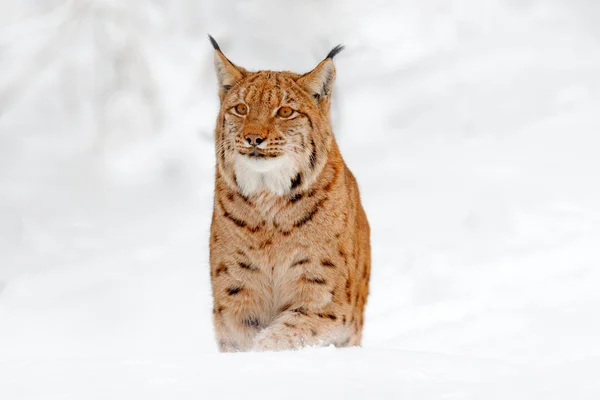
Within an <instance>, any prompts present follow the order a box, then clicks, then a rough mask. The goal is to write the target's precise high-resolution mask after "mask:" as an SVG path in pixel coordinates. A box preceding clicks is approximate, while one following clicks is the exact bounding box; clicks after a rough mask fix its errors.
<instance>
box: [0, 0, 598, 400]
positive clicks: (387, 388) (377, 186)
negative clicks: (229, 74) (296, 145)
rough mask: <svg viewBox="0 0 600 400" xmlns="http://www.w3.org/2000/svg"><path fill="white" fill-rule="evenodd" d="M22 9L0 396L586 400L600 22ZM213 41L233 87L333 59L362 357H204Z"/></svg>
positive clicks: (441, 4)
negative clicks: (368, 255) (362, 320)
mask: <svg viewBox="0 0 600 400" xmlns="http://www.w3.org/2000/svg"><path fill="white" fill-rule="evenodd" d="M23 3H24V4H22V5H19V4H20V2H14V4H3V5H1V6H0V7H2V8H3V10H2V11H4V12H3V13H0V14H1V15H2V16H1V17H0V23H1V24H2V25H1V26H0V28H1V29H0V398H2V399H3V400H5V399H6V400H17V399H59V398H60V399H131V398H144V399H198V398H236V399H240V398H260V399H268V398H297V399H305V398H373V399H376V398H393V399H400V398H410V399H434V398H451V399H511V400H512V399H598V398H600V379H598V371H600V340H599V338H600V317H599V313H598V310H599V309H600V290H599V289H598V288H599V287H600V179H599V176H600V157H599V153H600V113H599V111H598V110H600V73H598V71H600V29H599V28H598V26H600V25H598V22H599V21H600V6H599V5H597V4H596V3H595V2H594V1H592V0H573V1H566V0H565V1H558V0H555V1H551V0H548V1H541V0H540V1H536V0H530V1H517V0H511V1H509V0H505V1H500V0H496V1H492V0H489V1H488V0H486V1H480V0H461V1H455V2H447V1H442V0H438V1H435V0H429V1H417V0H411V1H408V0H403V1H383V0H380V1H374V2H369V5H364V4H363V5H359V4H362V3H367V2H357V3H356V4H354V2H348V1H345V2H342V1H341V0H339V1H334V2H331V3H328V4H324V3H322V2H305V3H303V5H299V3H300V2H295V3H293V4H294V5H290V6H289V7H293V9H291V10H290V9H288V8H286V7H287V6H283V5H281V4H283V3H284V2H278V5H274V4H270V3H269V2H266V1H263V0H253V1H252V2H227V3H223V2H209V1H198V2H192V1H184V0H180V1H177V2H172V3H167V2H163V3H164V4H161V3H160V2H155V3H152V4H150V2H148V3H145V2H142V1H141V0H135V1H133V0H132V1H131V2H130V5H124V4H121V3H119V2H113V1H111V0H103V1H96V2H88V3H85V2H77V1H76V2H67V3H65V4H66V5H64V6H58V7H57V8H55V9H51V7H50V6H47V7H48V8H47V9H41V8H40V7H42V6H40V5H38V6H37V7H38V9H36V8H35V7H34V8H33V10H32V9H28V8H27V7H33V6H32V5H31V4H33V3H31V4H29V3H28V2H23ZM267 3H269V4H267ZM28 4H29V5H28ZM40 4H41V3H40ZM48 4H52V5H54V6H56V5H59V4H60V1H52V2H48ZM127 4H129V3H127ZM44 7H46V6H44ZM265 9H268V10H270V11H269V13H270V14H269V13H265V12H264V10H265ZM140 10H143V11H144V12H141V13H140V12H139V11H140ZM288 14H292V15H293V17H292V18H291V19H290V18H280V17H282V16H287V15H288ZM273 15H275V16H277V17H278V18H275V19H273V17H272V16H273ZM307 18H309V19H310V20H311V21H313V24H312V25H311V26H307V24H306V20H307ZM256 27H260V29H257V28H256ZM256 31H258V33H256ZM99 32H100V33H99ZM206 32H211V33H213V34H214V35H215V36H216V37H217V38H220V39H221V44H222V47H223V49H224V50H225V52H226V54H227V55H228V56H229V57H230V58H231V59H232V60H234V61H235V62H237V63H239V64H241V65H243V66H246V67H248V68H251V69H258V68H274V69H281V68H289V69H295V70H298V71H305V70H308V69H310V68H312V66H313V65H314V64H316V62H318V61H319V59H320V58H322V56H323V55H325V54H326V53H327V51H328V50H329V48H330V47H332V46H333V45H335V44H337V43H338V42H344V43H346V45H347V50H346V51H345V52H344V53H342V54H341V55H340V56H339V58H337V59H336V65H337V68H338V81H337V85H336V89H335V90H336V96H337V97H336V100H335V101H336V105H335V106H334V121H335V125H336V129H335V131H336V135H337V136H338V139H339V142H340V146H341V148H342V152H343V154H344V156H345V158H346V160H347V162H348V164H349V165H350V167H351V168H352V170H353V171H354V172H355V175H356V176H357V178H358V181H359V184H360V188H361V191H362V197H363V201H364V205H365V208H366V211H367V214H368V216H369V219H370V222H371V227H372V235H373V236H372V246H373V275H372V285H371V293H372V294H371V296H370V299H369V304H368V310H367V318H366V330H365V337H364V346H363V348H360V349H344V350H339V349H333V348H326V349H307V350H304V351H300V352H288V353H277V354H225V355H223V354H219V353H217V352H216V348H215V345H214V342H213V336H212V326H211V320H210V316H211V298H210V292H209V281H208V279H209V274H208V265H207V264H208V254H207V250H208V248H207V247H208V246H207V244H208V229H209V221H210V214H211V204H212V184H213V154H212V152H213V150H212V142H211V131H212V128H213V123H214V118H215V116H216V110H217V107H218V105H217V99H216V90H215V80H214V77H213V75H212V64H211V56H212V54H211V51H210V50H211V49H210V47H209V45H208V42H207V41H206V37H205V34H206ZM248 32H253V33H248Z"/></svg>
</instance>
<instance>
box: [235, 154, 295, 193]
mask: <svg viewBox="0 0 600 400" xmlns="http://www.w3.org/2000/svg"><path fill="white" fill-rule="evenodd" d="M294 164H295V163H294V161H293V160H292V159H291V158H290V157H289V156H288V155H283V156H279V157H275V158H261V159H255V158H249V157H247V156H243V155H241V154H238V155H236V159H235V163H234V169H235V176H236V178H237V184H238V186H239V187H240V190H241V192H242V194H243V195H244V196H251V195H253V194H255V193H257V192H259V191H260V190H266V191H269V192H272V193H275V194H277V195H280V196H281V195H283V194H285V193H286V192H287V191H289V190H290V186H291V180H292V177H293V176H294V175H295V174H296V168H295V167H294Z"/></svg>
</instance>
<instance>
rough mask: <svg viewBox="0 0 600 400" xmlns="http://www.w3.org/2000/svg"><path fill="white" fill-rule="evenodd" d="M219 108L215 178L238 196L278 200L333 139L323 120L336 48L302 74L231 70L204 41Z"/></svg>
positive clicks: (309, 178)
mask: <svg viewBox="0 0 600 400" xmlns="http://www.w3.org/2000/svg"><path fill="white" fill-rule="evenodd" d="M209 38H210V40H211V43H212V45H213V47H214V49H215V53H214V64H215V70H216V73H217V80H218V84H219V98H220V101H221V110H220V112H219V116H218V119H217V127H216V131H215V142H216V143H215V144H216V154H217V173H218V174H219V175H220V176H221V177H223V178H224V179H225V181H226V182H227V183H228V184H229V185H230V186H232V187H234V188H235V189H237V190H239V191H240V192H241V193H242V194H243V195H245V196H252V195H254V194H256V193H260V192H270V193H274V194H277V195H280V196H281V195H284V194H286V193H288V192H290V191H291V190H295V189H297V188H301V187H304V186H307V185H309V184H310V183H311V182H313V181H314V179H315V178H316V177H317V176H318V174H319V173H320V171H321V170H322V168H323V166H324V165H325V163H326V162H327V156H328V153H329V151H330V149H331V146H332V143H333V141H334V139H333V134H332V131H331V122H330V118H329V108H330V104H331V90H332V86H333V82H334V80H335V67H334V65H333V57H334V56H335V55H336V54H337V53H339V52H340V51H341V50H342V49H343V47H342V46H337V47H335V48H334V49H333V50H331V52H330V53H329V54H328V55H327V57H326V58H325V59H324V60H323V61H321V62H320V63H319V64H318V65H317V66H316V67H315V69H313V70H312V71H310V72H307V73H305V74H296V73H293V72H287V71H285V72H279V71H277V72H276V71H258V72H249V71H247V70H245V69H244V68H242V67H239V66H237V65H235V64H233V63H232V62H231V61H229V59H227V57H225V55H224V54H223V52H221V49H220V48H219V45H218V44H217V42H216V41H215V40H214V39H213V38H212V37H211V36H209Z"/></svg>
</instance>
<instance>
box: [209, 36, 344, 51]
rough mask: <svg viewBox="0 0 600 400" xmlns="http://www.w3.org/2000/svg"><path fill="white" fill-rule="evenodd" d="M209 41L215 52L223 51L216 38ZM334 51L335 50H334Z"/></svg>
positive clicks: (210, 38) (210, 37)
mask: <svg viewBox="0 0 600 400" xmlns="http://www.w3.org/2000/svg"><path fill="white" fill-rule="evenodd" d="M208 39H209V40H210V43H211V44H212V47H214V49H215V50H219V51H221V48H220V47H219V44H218V43H217V41H216V40H215V38H214V37H212V36H210V35H208ZM333 50H335V49H333ZM333 50H331V51H333Z"/></svg>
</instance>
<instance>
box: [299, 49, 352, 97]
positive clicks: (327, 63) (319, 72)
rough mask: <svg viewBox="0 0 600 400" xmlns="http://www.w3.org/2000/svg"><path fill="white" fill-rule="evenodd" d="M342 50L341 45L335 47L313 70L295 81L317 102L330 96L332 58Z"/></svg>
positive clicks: (333, 69) (333, 74) (333, 67)
mask: <svg viewBox="0 0 600 400" xmlns="http://www.w3.org/2000/svg"><path fill="white" fill-rule="evenodd" d="M343 49H344V46H342V45H341V44H340V45H337V46H335V47H334V48H333V49H332V50H331V51H330V52H329V54H327V57H326V58H325V59H324V60H323V61H321V62H320V63H319V65H317V67H316V68H315V69H313V70H312V71H310V72H308V73H306V74H304V75H302V76H301V77H300V78H299V79H298V81H297V82H298V84H299V85H300V86H302V87H303V88H304V90H306V91H307V92H308V93H310V95H311V96H312V97H313V99H315V100H316V101H317V102H319V101H320V100H321V99H323V98H325V97H327V96H329V95H330V94H331V88H332V87H333V82H334V81H335V66H334V65H333V57H335V56H336V55H337V54H338V53H339V52H340V51H342V50H343Z"/></svg>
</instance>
